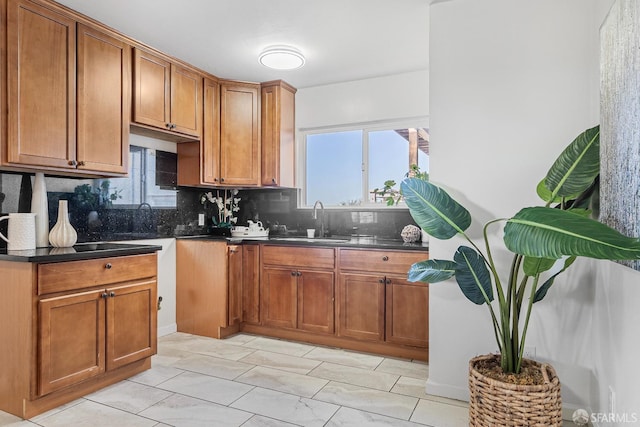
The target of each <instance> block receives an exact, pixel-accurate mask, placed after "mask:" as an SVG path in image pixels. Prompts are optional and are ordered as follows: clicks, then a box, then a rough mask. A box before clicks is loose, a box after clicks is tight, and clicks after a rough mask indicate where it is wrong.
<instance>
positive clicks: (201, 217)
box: [198, 213, 204, 227]
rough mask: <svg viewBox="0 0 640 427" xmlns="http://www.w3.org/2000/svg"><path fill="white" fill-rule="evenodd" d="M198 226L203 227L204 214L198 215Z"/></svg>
mask: <svg viewBox="0 0 640 427" xmlns="http://www.w3.org/2000/svg"><path fill="white" fill-rule="evenodd" d="M198 225H199V226H200V227H202V226H203V225H204V214H203V213H201V214H198Z"/></svg>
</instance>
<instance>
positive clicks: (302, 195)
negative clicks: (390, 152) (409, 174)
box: [296, 117, 429, 210]
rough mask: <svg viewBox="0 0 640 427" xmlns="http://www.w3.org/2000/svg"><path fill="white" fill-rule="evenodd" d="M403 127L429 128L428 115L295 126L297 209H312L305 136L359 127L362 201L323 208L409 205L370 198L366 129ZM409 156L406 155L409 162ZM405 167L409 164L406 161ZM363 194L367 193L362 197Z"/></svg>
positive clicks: (402, 207) (362, 208)
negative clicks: (308, 197) (375, 200)
mask: <svg viewBox="0 0 640 427" xmlns="http://www.w3.org/2000/svg"><path fill="white" fill-rule="evenodd" d="M404 128H429V119H428V117H413V118H405V119H399V120H389V121H376V122H362V123H353V124H345V125H336V126H321V127H315V128H303V129H299V130H298V137H297V144H296V145H297V150H296V151H297V153H298V154H297V156H296V164H297V166H298V167H297V168H296V182H299V183H301V185H300V191H299V197H298V209H309V210H311V209H313V206H312V205H305V204H304V202H305V200H306V199H307V170H306V169H307V136H309V135H317V134H323V133H334V132H348V131H357V130H360V131H362V167H361V173H362V189H361V191H362V193H361V195H362V196H363V197H364V199H363V200H364V202H363V203H362V204H361V205H358V206H333V205H332V206H325V208H326V209H335V210H375V209H380V210H382V209H385V210H386V209H408V208H407V206H406V205H405V204H404V202H400V203H399V204H397V205H393V206H387V205H386V204H380V203H372V202H369V197H368V195H369V190H370V186H369V173H368V172H369V165H368V163H369V133H370V132H379V131H385V130H395V129H404ZM408 160H409V159H407V162H408ZM407 170H409V166H408V165H407ZM365 196H366V197H365Z"/></svg>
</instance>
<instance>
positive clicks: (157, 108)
mask: <svg viewBox="0 0 640 427" xmlns="http://www.w3.org/2000/svg"><path fill="white" fill-rule="evenodd" d="M134 52H135V53H134V67H133V70H134V71H133V72H134V107H133V121H134V122H135V123H137V124H141V125H146V126H151V127H154V128H158V129H162V130H164V131H167V132H177V133H181V134H185V135H189V136H192V137H194V139H200V137H201V134H202V78H203V76H202V75H201V74H200V73H199V72H197V71H196V70H193V69H190V68H187V67H185V66H181V65H178V64H175V63H172V62H170V60H169V59H167V58H165V57H163V56H161V55H157V54H154V53H150V52H147V51H145V50H142V49H138V48H136V49H134Z"/></svg>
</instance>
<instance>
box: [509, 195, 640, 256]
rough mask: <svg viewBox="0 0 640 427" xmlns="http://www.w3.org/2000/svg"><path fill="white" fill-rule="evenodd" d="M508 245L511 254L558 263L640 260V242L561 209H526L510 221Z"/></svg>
mask: <svg viewBox="0 0 640 427" xmlns="http://www.w3.org/2000/svg"><path fill="white" fill-rule="evenodd" d="M504 242H505V244H506V246H507V248H508V249H509V250H510V251H511V252H515V253H518V254H522V255H525V256H530V257H538V258H553V259H557V258H560V257H561V256H563V255H568V256H585V257H589V258H597V259H614V260H621V259H640V240H638V239H636V238H631V237H626V236H624V235H622V234H620V233H619V232H617V231H616V230H614V229H612V228H609V227H607V226H606V225H604V224H602V223H600V222H598V221H595V220H592V219H589V218H585V217H584V216H582V215H578V214H575V213H572V212H571V211H563V210H560V209H552V208H544V207H533V208H524V209H522V210H521V211H520V212H518V213H517V214H516V215H515V216H514V217H513V218H511V219H509V220H508V221H507V224H506V225H505V228H504Z"/></svg>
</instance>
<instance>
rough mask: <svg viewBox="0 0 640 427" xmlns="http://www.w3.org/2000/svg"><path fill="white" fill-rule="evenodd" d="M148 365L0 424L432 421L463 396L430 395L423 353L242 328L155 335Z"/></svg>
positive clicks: (0, 416) (455, 410) (260, 425)
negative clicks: (370, 349) (341, 345)
mask: <svg viewBox="0 0 640 427" xmlns="http://www.w3.org/2000/svg"><path fill="white" fill-rule="evenodd" d="M158 341H159V343H158V354H157V355H156V356H154V357H153V360H152V368H151V369H150V370H148V371H146V372H143V373H141V374H139V375H137V376H135V377H132V378H130V379H128V380H125V381H122V382H120V383H117V384H114V385H112V386H110V387H107V388H105V389H103V390H100V391H98V392H95V393H92V394H89V395H86V396H84V397H83V398H81V399H78V400H75V401H73V402H71V403H69V404H67V405H64V406H62V407H59V408H56V409H54V410H51V411H49V412H46V413H44V414H41V415H39V416H37V417H34V418H32V419H30V420H21V419H20V418H17V417H14V416H13V415H10V414H7V413H4V412H2V411H0V426H12V427H34V426H43V427H70V426H77V427H83V426H91V427H102V426H105V427H111V426H118V427H136V426H141V427H142V426H150V427H152V426H157V427H160V426H207V427H212V426H213V427H218V426H220V427H226V426H243V427H268V426H305V427H306V426H332V427H338V426H353V427H360V426H424V425H426V426H433V427H448V426H451V427H458V426H467V425H468V424H469V421H468V414H467V411H468V409H467V404H466V402H461V401H457V400H450V399H443V398H439V397H435V396H428V395H426V394H425V392H424V386H425V380H426V379H427V376H428V375H429V367H428V365H427V364H426V363H423V362H417V361H409V360H402V359H393V358H387V357H381V356H376V355H371V354H364V353H357V352H351V351H345V350H340V349H334V348H326V347H320V346H314V345H308V344H301V343H295V342H289V341H284V340H278V339H272V338H265V337H259V336H253V335H248V334H238V335H236V336H233V337H231V338H228V339H226V340H215V339H210V338H204V337H199V336H194V335H189V334H183V333H174V334H171V335H167V336H164V337H161V338H159V340H158Z"/></svg>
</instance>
